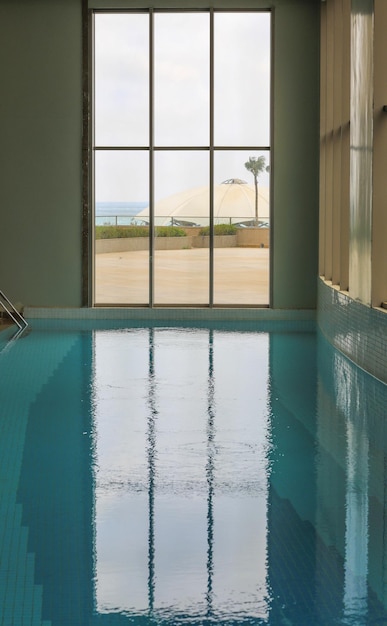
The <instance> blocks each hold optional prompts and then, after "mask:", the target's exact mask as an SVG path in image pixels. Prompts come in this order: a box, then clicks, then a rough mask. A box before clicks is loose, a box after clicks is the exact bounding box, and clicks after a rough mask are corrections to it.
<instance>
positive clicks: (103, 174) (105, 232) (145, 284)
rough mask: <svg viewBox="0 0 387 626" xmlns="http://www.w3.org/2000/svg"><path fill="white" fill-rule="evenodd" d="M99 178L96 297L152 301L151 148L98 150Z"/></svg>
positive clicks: (121, 301)
mask: <svg viewBox="0 0 387 626" xmlns="http://www.w3.org/2000/svg"><path fill="white" fill-rule="evenodd" d="M95 179H96V189H95V197H96V213H95V221H96V241H95V252H96V254H95V302H96V304H148V302H149V260H148V257H149V227H148V218H147V209H146V207H147V206H148V193H149V191H148V189H149V154H148V152H146V151H141V150H136V151H112V150H109V151H106V152H105V151H98V152H97V153H96V157H95ZM144 213H145V216H144ZM129 235H131V236H129Z"/></svg>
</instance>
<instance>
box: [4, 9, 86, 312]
mask: <svg viewBox="0 0 387 626" xmlns="http://www.w3.org/2000/svg"><path fill="white" fill-rule="evenodd" d="M81 33H82V31H81V4H80V0H16V1H15V0H13V1H12V0H1V1H0V84H1V90H2V95H1V98H0V124H1V129H0V136H1V159H2V163H1V168H0V210H1V227H0V289H2V290H3V291H5V293H6V294H7V295H8V297H10V298H11V299H13V300H14V301H15V302H22V303H23V304H25V305H37V306H42V305H45V306H55V305H62V306H68V305H73V306H78V305H80V304H81V207H82V205H81V201H82V196H81V174H82V170H81V122H82V99H81V97H82V89H81V88H82V82H81V79H82V64H81V50H82V40H81Z"/></svg>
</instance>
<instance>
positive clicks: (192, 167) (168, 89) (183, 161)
mask: <svg viewBox="0 0 387 626" xmlns="http://www.w3.org/2000/svg"><path fill="white" fill-rule="evenodd" d="M153 58H154V81H153V85H154V92H153V95H154V97H153V102H154V118H153V119H154V145H155V146H157V147H162V148H164V149H163V150H160V151H158V150H156V152H155V161H154V163H155V167H154V190H155V200H156V201H157V200H158V199H161V198H165V197H167V196H169V195H172V194H174V193H178V192H180V191H183V190H184V189H187V188H195V187H200V186H203V185H208V183H209V153H208V150H193V149H192V148H196V147H203V146H208V145H209V117H210V116H209V110H210V87H209V84H210V61H209V58H210V25H209V14H208V13H207V12H199V13H198V12H196V13H187V12H185V13H181V12H175V13H155V15H154V55H153ZM149 84H150V81H149V16H148V14H146V13H137V14H136V13H121V14H114V13H111V14H103V13H100V14H97V15H96V16H95V145H96V146H98V147H99V148H101V147H108V146H109V147H112V146H113V147H126V148H140V147H144V146H148V145H149ZM269 116H270V14H269V13H266V12H264V13H252V12H250V13H244V12H241V13H238V12H237V13H229V12H226V13H215V19H214V143H215V145H216V146H219V147H221V146H229V147H234V146H239V147H240V146H242V147H243V146H268V145H269V136H270V117H269ZM172 146H179V147H183V146H189V147H190V148H191V149H190V150H183V151H181V150H179V151H171V150H166V148H169V147H172ZM260 154H264V155H265V157H266V161H267V164H268V165H269V162H270V156H269V152H265V153H264V152H260V151H252V150H246V151H239V150H231V151H230V150H227V151H226V150H223V151H222V150H217V151H216V152H215V157H214V182H215V183H221V182H222V181H223V180H226V179H230V178H241V179H243V180H246V181H247V182H250V183H252V182H253V178H252V175H251V174H250V173H249V172H248V171H247V170H246V169H245V167H244V163H245V161H247V160H248V158H249V156H259V155H260ZM95 171H96V199H97V202H98V201H131V202H137V201H138V202H144V201H148V199H149V154H148V151H147V150H138V149H137V150H133V149H132V150H114V151H112V150H109V151H107V150H98V151H96V161H95ZM259 182H260V184H262V185H264V186H268V185H269V177H268V174H263V175H261V177H260V181H259Z"/></svg>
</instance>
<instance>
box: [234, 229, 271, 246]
mask: <svg viewBox="0 0 387 626" xmlns="http://www.w3.org/2000/svg"><path fill="white" fill-rule="evenodd" d="M269 245H270V228H238V233H237V246H238V247H240V248H268V247H269Z"/></svg>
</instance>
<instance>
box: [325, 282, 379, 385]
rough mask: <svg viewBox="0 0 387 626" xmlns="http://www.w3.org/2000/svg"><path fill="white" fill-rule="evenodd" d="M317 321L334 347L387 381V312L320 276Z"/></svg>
mask: <svg viewBox="0 0 387 626" xmlns="http://www.w3.org/2000/svg"><path fill="white" fill-rule="evenodd" d="M317 324H318V326H319V328H320V330H321V332H322V333H323V334H324V335H325V337H326V338H327V339H328V340H329V341H330V342H331V343H332V344H333V345H334V347H335V348H337V349H338V350H340V351H341V352H343V353H344V354H345V355H346V356H347V357H348V358H349V359H351V361H353V362H354V363H356V364H357V365H359V366H360V367H362V368H363V369H364V370H366V371H367V372H369V373H370V374H372V375H373V376H376V377H377V378H379V379H380V380H382V381H383V382H385V383H387V311H386V312H384V311H382V310H378V309H373V308H371V307H369V306H365V305H364V304H361V303H360V302H357V301H356V300H353V299H352V298H350V297H349V296H347V295H346V294H345V293H343V292H341V291H338V290H337V289H334V288H332V287H331V286H330V285H327V284H326V283H325V282H324V281H323V280H321V279H319V281H318V312H317Z"/></svg>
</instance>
